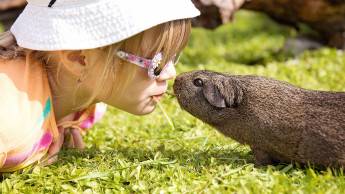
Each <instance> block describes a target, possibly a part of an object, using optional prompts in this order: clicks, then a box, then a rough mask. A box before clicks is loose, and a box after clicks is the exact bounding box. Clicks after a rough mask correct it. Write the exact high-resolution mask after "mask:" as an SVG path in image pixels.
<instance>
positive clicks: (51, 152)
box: [44, 127, 64, 165]
mask: <svg viewBox="0 0 345 194" xmlns="http://www.w3.org/2000/svg"><path fill="white" fill-rule="evenodd" d="M58 129H59V139H58V140H57V141H55V142H53V143H52V144H51V145H50V147H49V150H48V152H47V158H49V157H51V156H53V155H54V154H56V153H58V152H59V151H60V150H61V147H62V144H63V142H64V128H63V127H58ZM57 160H58V156H57V155H56V156H54V157H52V158H50V159H49V160H48V161H47V162H45V163H44V165H47V164H52V163H54V162H56V161H57Z"/></svg>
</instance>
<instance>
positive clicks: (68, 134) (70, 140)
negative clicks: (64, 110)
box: [64, 129, 74, 148]
mask: <svg viewBox="0 0 345 194" xmlns="http://www.w3.org/2000/svg"><path fill="white" fill-rule="evenodd" d="M64 134H65V135H64V137H65V139H64V144H65V145H66V146H67V147H69V148H73V147H74V143H73V136H72V133H71V130H70V129H65V132H64Z"/></svg>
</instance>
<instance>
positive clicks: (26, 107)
mask: <svg viewBox="0 0 345 194" xmlns="http://www.w3.org/2000/svg"><path fill="white" fill-rule="evenodd" d="M0 83H1V84H0V94H1V95H0V110H1V111H0V123H1V125H0V140H1V141H2V143H3V144H4V145H5V147H6V150H8V151H9V150H11V149H14V148H16V147H18V145H20V144H22V142H24V141H26V139H27V138H28V137H31V136H36V135H38V133H39V134H40V133H43V132H44V131H42V132H39V131H41V129H42V127H43V125H45V126H48V125H50V122H49V121H48V120H50V119H49V118H50V115H52V106H51V95H50V89H49V83H48V80H47V78H46V73H45V69H44V67H43V66H41V68H40V66H39V65H37V64H36V65H35V64H27V63H26V61H25V60H6V61H4V60H0ZM38 136H39V135H38ZM36 138H39V137H36ZM34 139H35V138H34Z"/></svg>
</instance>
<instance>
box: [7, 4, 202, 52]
mask: <svg viewBox="0 0 345 194" xmlns="http://www.w3.org/2000/svg"><path fill="white" fill-rule="evenodd" d="M27 2H28V4H27V6H26V7H25V9H24V11H23V12H22V13H21V15H20V16H19V17H18V18H17V20H16V21H15V23H14V24H13V25H12V27H11V32H12V34H13V35H14V36H15V38H16V40H17V43H18V45H19V46H21V47H24V48H29V49H33V50H74V49H91V48H97V47H102V46H105V45H110V44H113V43H116V42H119V41H121V40H124V39H126V38H129V37H131V36H133V35H135V34H137V33H139V32H142V31H144V30H146V29H149V28H151V27H153V26H156V25H158V24H161V23H164V22H168V21H172V20H177V19H184V18H193V17H196V16H198V15H199V14H200V12H199V10H198V9H196V8H195V6H194V4H193V3H192V2H191V1H190V0H27Z"/></svg>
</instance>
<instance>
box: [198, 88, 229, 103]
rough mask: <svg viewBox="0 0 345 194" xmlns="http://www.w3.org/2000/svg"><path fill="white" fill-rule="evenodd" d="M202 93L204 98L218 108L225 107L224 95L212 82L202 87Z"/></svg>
mask: <svg viewBox="0 0 345 194" xmlns="http://www.w3.org/2000/svg"><path fill="white" fill-rule="evenodd" d="M202 91H203V93H204V96H205V98H206V100H207V101H208V102H209V103H210V104H211V105H212V106H215V107H219V108H225V107H226V105H225V99H224V97H223V96H222V95H221V94H220V93H219V89H218V88H217V86H215V85H212V84H207V85H205V86H204V87H203V90H202Z"/></svg>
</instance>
